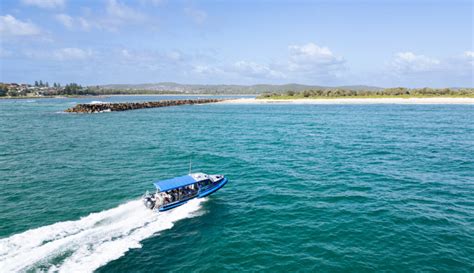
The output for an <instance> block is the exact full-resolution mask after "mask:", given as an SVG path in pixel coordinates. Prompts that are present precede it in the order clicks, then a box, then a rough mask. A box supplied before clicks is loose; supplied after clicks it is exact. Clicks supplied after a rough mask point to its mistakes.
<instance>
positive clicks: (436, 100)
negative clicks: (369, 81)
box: [219, 97, 474, 104]
mask: <svg viewBox="0 0 474 273" xmlns="http://www.w3.org/2000/svg"><path fill="white" fill-rule="evenodd" d="M219 103H220V104H474V98H456V97H432V98H333V99H332V98H328V99H256V98H241V99H235V100H226V101H223V102H219Z"/></svg>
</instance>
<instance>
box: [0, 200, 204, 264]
mask: <svg viewBox="0 0 474 273" xmlns="http://www.w3.org/2000/svg"><path fill="white" fill-rule="evenodd" d="M203 201H204V200H203V199H193V200H191V201H189V202H188V203H186V204H184V205H182V206H180V207H178V208H175V209H172V210H170V211H167V212H162V213H156V212H153V211H151V210H148V209H145V207H144V206H143V203H142V202H141V201H140V200H137V201H131V202H128V203H125V204H122V205H120V206H118V207H116V208H113V209H109V210H105V211H101V212H98V213H92V214H90V215H88V216H86V217H84V218H81V219H79V220H76V221H65V222H59V223H56V224H52V225H49V226H44V227H40V228H36V229H31V230H28V231H25V232H23V233H19V234H16V235H12V236H10V237H8V238H4V239H0V271H2V272H18V271H26V270H28V269H32V268H36V269H38V267H40V268H42V269H43V268H47V269H46V270H49V271H52V272H56V271H58V272H92V271H94V270H95V269H97V268H99V267H101V266H103V265H105V264H107V263H108V262H110V261H112V260H115V259H118V258H120V257H121V256H123V255H124V254H125V252H127V251H128V250H129V249H131V248H139V247H141V244H140V241H142V240H143V239H145V238H148V237H150V236H152V235H153V234H155V233H157V232H159V231H162V230H165V229H170V228H171V227H173V225H174V223H175V222H176V221H178V220H181V219H184V218H189V217H193V216H196V215H199V213H198V210H199V208H200V206H201V203H202V202H203Z"/></svg>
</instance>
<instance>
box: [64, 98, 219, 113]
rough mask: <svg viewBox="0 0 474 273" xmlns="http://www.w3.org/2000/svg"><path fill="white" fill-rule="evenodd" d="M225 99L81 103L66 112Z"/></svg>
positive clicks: (107, 110) (86, 111)
mask: <svg viewBox="0 0 474 273" xmlns="http://www.w3.org/2000/svg"><path fill="white" fill-rule="evenodd" d="M220 101H224V99H190V100H162V101H148V102H119V103H81V104H78V105H76V106H74V107H71V108H69V109H66V110H65V112H68V113H101V112H115V111H127V110H136V109H142V108H156V107H167V106H178V105H186V104H203V103H215V102H220Z"/></svg>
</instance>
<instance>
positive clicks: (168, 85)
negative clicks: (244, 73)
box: [99, 82, 383, 94]
mask: <svg viewBox="0 0 474 273" xmlns="http://www.w3.org/2000/svg"><path fill="white" fill-rule="evenodd" d="M99 88H103V89H113V90H130V91H134V93H135V92H136V91H139V90H144V91H148V92H147V93H150V91H152V92H153V91H156V92H157V93H163V92H164V91H170V92H172V93H183V94H262V93H283V92H286V91H296V92H299V91H304V90H310V89H338V88H339V89H349V90H369V91H377V90H381V89H383V88H381V87H376V86H366V85H348V86H333V87H330V86H319V85H303V84H296V83H290V84H283V85H274V84H255V85H226V84H209V85H208V84H179V83H174V82H160V83H144V84H107V85H100V86H99Z"/></svg>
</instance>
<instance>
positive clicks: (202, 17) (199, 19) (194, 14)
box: [184, 8, 207, 24]
mask: <svg viewBox="0 0 474 273" xmlns="http://www.w3.org/2000/svg"><path fill="white" fill-rule="evenodd" d="M184 12H185V13H186V14H187V15H188V16H189V17H191V19H193V21H194V22H196V23H198V24H202V23H204V21H206V19H207V13H206V12H205V11H203V10H200V9H196V8H185V9H184Z"/></svg>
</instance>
